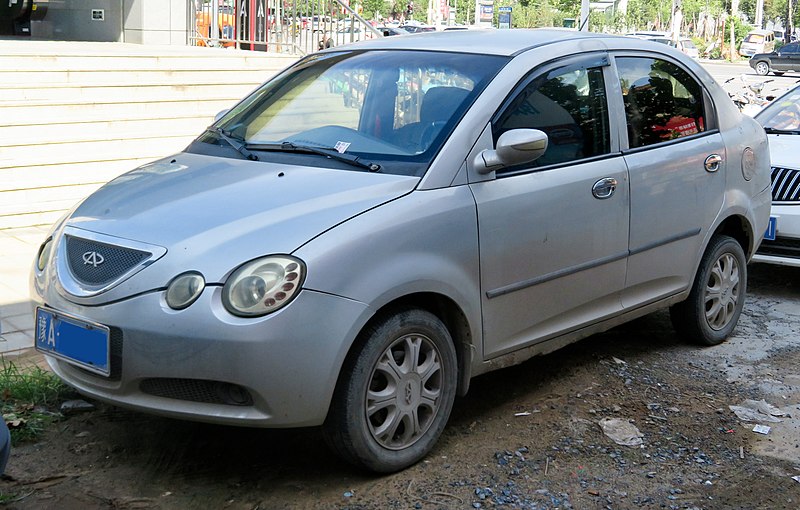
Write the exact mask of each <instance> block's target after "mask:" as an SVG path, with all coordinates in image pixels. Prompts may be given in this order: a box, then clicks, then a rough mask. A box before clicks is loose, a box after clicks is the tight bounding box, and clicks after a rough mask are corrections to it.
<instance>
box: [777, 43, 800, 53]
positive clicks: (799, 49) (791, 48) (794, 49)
mask: <svg viewBox="0 0 800 510" xmlns="http://www.w3.org/2000/svg"><path fill="white" fill-rule="evenodd" d="M781 53H800V44H797V43H792V44H787V45H786V46H784V47H783V48H781Z"/></svg>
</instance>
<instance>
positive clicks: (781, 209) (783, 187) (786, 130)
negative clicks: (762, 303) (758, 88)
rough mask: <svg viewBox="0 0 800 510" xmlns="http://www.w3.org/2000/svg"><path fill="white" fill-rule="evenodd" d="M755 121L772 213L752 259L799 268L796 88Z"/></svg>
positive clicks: (799, 108) (799, 100) (799, 105)
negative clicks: (763, 145) (764, 150)
mask: <svg viewBox="0 0 800 510" xmlns="http://www.w3.org/2000/svg"><path fill="white" fill-rule="evenodd" d="M755 118H756V120H757V121H758V122H760V123H761V125H763V126H764V129H765V130H766V132H767V135H768V136H769V151H770V157H771V160H772V213H771V218H770V227H769V228H768V229H767V234H766V236H765V237H766V239H765V240H764V242H762V243H761V247H760V248H759V249H758V252H756V256H755V257H754V258H753V260H755V261H756V262H769V263H772V264H782V265H787V266H795V267H800V159H798V155H800V85H798V86H795V87H794V88H792V89H791V90H789V91H788V92H786V93H785V94H784V95H783V96H781V97H779V98H777V99H775V100H774V101H773V102H772V103H771V104H770V105H769V106H767V107H766V108H764V109H763V110H762V111H761V112H760V113H758V114H757V115H756V117H755Z"/></svg>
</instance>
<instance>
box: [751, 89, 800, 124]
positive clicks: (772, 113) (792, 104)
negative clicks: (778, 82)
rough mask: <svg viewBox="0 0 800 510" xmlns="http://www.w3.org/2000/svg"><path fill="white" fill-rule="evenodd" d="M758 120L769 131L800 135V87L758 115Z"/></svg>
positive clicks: (775, 101)
mask: <svg viewBox="0 0 800 510" xmlns="http://www.w3.org/2000/svg"><path fill="white" fill-rule="evenodd" d="M755 118H756V120H758V122H760V123H761V125H762V126H764V129H766V130H767V132H769V131H771V130H772V131H788V132H793V133H792V134H800V87H795V88H794V89H793V90H791V91H790V92H788V93H786V94H785V95H783V96H781V97H779V98H778V99H776V100H774V101H773V102H772V103H770V104H769V106H767V107H766V108H764V109H763V110H761V111H760V112H759V113H758V115H756V117H755Z"/></svg>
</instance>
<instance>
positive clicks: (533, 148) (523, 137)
mask: <svg viewBox="0 0 800 510" xmlns="http://www.w3.org/2000/svg"><path fill="white" fill-rule="evenodd" d="M546 150H547V135H546V134H545V133H544V132H543V131H539V130H538V129H512V130H511V131H506V132H505V133H503V134H502V135H500V138H499V139H498V140H497V146H496V147H495V149H494V150H490V149H487V150H485V151H482V152H481V153H480V154H478V156H477V157H476V158H475V168H476V169H477V170H478V173H480V174H488V173H489V172H493V171H494V170H497V168H498V167H506V166H515V165H521V164H523V163H530V162H531V161H535V160H537V159H538V158H540V157H541V156H542V154H544V152H545V151H546Z"/></svg>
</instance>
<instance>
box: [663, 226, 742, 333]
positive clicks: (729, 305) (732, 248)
mask: <svg viewBox="0 0 800 510" xmlns="http://www.w3.org/2000/svg"><path fill="white" fill-rule="evenodd" d="M746 264H747V262H746V260H745V256H744V251H743V250H742V247H741V245H739V243H738V242H737V241H736V240H735V239H733V238H731V237H728V236H715V237H714V238H712V239H711V243H710V244H709V246H708V248H707V249H706V253H705V254H704V255H703V258H702V260H701V261H700V268H699V269H698V271H697V275H696V276H695V280H694V285H693V286H692V291H691V293H690V294H689V297H688V298H687V299H686V301H683V302H681V303H678V304H676V305H674V306H673V307H671V308H670V310H669V311H670V318H671V319H672V324H673V326H674V327H675V330H676V331H677V332H678V333H679V334H680V335H681V336H683V337H685V338H687V339H689V340H692V341H694V342H697V343H700V344H703V345H717V344H719V343H722V342H724V341H725V339H727V338H728V336H729V335H730V334H731V333H732V332H733V329H734V328H735V327H736V323H737V322H738V321H739V316H740V315H741V313H742V307H743V306H744V297H745V292H746V289H747V265H746Z"/></svg>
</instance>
